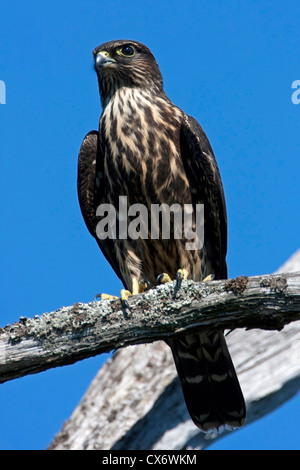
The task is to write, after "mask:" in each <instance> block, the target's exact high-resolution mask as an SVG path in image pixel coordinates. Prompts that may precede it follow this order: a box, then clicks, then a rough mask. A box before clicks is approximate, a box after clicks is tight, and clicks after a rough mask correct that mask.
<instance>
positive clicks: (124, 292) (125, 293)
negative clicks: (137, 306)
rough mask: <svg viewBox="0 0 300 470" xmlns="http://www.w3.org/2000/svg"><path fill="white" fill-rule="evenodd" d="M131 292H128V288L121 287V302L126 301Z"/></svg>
mask: <svg viewBox="0 0 300 470" xmlns="http://www.w3.org/2000/svg"><path fill="white" fill-rule="evenodd" d="M131 295H132V294H131V292H129V290H126V289H122V290H121V300H122V302H127V300H128V297H130V296H131Z"/></svg>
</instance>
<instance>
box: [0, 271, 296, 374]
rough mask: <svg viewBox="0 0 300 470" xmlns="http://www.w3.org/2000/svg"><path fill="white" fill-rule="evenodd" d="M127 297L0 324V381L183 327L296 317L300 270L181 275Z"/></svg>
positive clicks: (277, 322) (271, 323)
mask: <svg viewBox="0 0 300 470" xmlns="http://www.w3.org/2000/svg"><path fill="white" fill-rule="evenodd" d="M173 296H174V283H169V284H167V285H164V286H159V287H158V288H156V289H153V290H151V291H148V292H146V293H144V294H139V295H137V296H133V297H131V298H130V299H129V308H128V309H127V308H126V309H124V308H122V306H121V303H120V301H119V300H117V301H102V302H91V303H89V304H82V303H78V304H75V305H73V306H71V307H62V308H61V309H59V310H57V311H55V312H52V313H45V314H43V315H41V316H35V317H34V318H31V319H27V318H24V317H21V318H20V320H19V321H18V322H16V323H14V324H13V325H8V326H6V327H5V328H3V329H0V383H1V382H5V381H7V380H11V379H15V378H17V377H21V376H23V375H26V374H32V373H36V372H40V371H43V370H46V369H49V368H51V367H56V366H61V365H65V364H70V363H73V362H75V361H78V360H80V359H84V358H86V357H90V356H93V355H96V354H99V353H103V352H108V351H110V350H112V349H116V348H120V347H124V346H128V345H133V344H139V343H148V342H153V341H156V340H159V339H165V338H168V337H171V336H173V335H176V334H180V333H183V332H186V331H190V332H191V331H195V330H207V329H209V330H217V329H231V330H232V329H236V328H247V329H252V328H262V329H268V330H269V329H273V330H281V329H282V328H283V326H284V325H286V324H288V323H290V322H293V321H295V320H299V319H300V272H298V273H292V274H281V275H268V276H255V277H251V278H247V277H246V276H241V277H239V278H236V279H232V280H228V281H213V282H208V283H194V282H193V281H185V282H183V283H182V286H181V288H180V290H179V292H178V293H177V295H176V298H175V299H174V298H173Z"/></svg>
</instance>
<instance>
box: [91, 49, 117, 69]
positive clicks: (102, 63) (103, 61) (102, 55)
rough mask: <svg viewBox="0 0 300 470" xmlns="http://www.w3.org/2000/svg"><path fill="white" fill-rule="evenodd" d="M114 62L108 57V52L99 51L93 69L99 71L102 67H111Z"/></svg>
mask: <svg viewBox="0 0 300 470" xmlns="http://www.w3.org/2000/svg"><path fill="white" fill-rule="evenodd" d="M115 62H116V61H115V60H114V59H112V58H111V57H110V56H109V53H108V52H106V51H101V52H98V54H97V55H96V58H95V67H96V68H99V69H100V68H102V67H109V66H111V65H113V64H114V63H115Z"/></svg>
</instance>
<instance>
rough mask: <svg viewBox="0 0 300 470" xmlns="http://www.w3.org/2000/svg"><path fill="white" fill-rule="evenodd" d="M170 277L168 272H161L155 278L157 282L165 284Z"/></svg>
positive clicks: (169, 280)
mask: <svg viewBox="0 0 300 470" xmlns="http://www.w3.org/2000/svg"><path fill="white" fill-rule="evenodd" d="M171 281H172V279H171V278H170V276H169V274H166V273H162V274H160V275H159V276H157V278H156V282H157V284H166V283H167V282H171Z"/></svg>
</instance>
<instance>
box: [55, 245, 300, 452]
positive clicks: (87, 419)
mask: <svg viewBox="0 0 300 470" xmlns="http://www.w3.org/2000/svg"><path fill="white" fill-rule="evenodd" d="M299 270H300V250H298V251H297V252H296V253H295V254H294V255H293V256H292V257H291V258H290V259H289V260H288V261H287V262H286V263H285V264H284V265H283V266H281V267H280V268H279V269H278V271H277V272H276V274H278V273H288V272H296V271H299ZM227 343H228V346H229V349H230V353H231V355H232V358H233V361H234V364H235V367H236V370H237V373H238V376H239V380H240V383H241V386H242V390H243V393H244V396H245V399H246V403H247V419H246V425H247V424H249V423H250V422H252V421H253V420H256V419H258V418H261V417H262V416H264V415H266V414H267V413H269V412H270V411H272V410H274V409H275V408H277V407H278V406H280V405H281V404H283V403H284V402H286V401H287V400H288V399H289V398H291V397H292V396H293V395H295V394H296V393H297V392H298V391H299V390H300V321H296V322H293V323H290V324H289V325H287V326H286V327H284V329H283V330H281V331H280V332H277V331H265V330H261V329H259V330H258V329H253V330H251V331H245V330H243V329H237V330H235V331H233V332H232V333H231V334H230V335H229V336H227ZM199 399H200V398H199ZM236 432H243V430H241V431H236ZM223 436H224V433H221V434H218V435H212V434H210V435H209V436H208V435H206V434H204V433H202V432H201V431H199V429H197V428H196V427H195V425H194V424H193V422H192V421H191V419H190V417H189V415H188V412H187V409H186V406H185V403H184V398H183V395H182V390H181V387H180V384H179V381H178V378H177V374H176V370H175V366H174V361H173V358H172V353H171V351H170V349H169V348H168V346H167V345H166V343H164V342H162V341H157V342H155V343H153V344H141V345H137V346H132V347H127V348H123V349H120V350H119V351H117V352H116V353H115V354H114V355H113V357H112V358H111V359H109V361H107V362H106V363H105V364H104V366H102V367H101V369H100V370H99V372H98V374H97V375H96V377H95V378H94V380H93V381H92V383H91V385H90V387H89V388H88V390H87V392H86V393H85V395H84V397H83V398H82V400H81V401H80V403H79V404H78V406H77V407H76V408H75V410H74V412H73V413H72V415H71V417H70V418H69V419H68V420H67V421H66V422H65V424H64V425H63V427H62V429H61V431H60V432H59V433H58V434H57V435H56V437H55V439H54V440H53V442H52V443H51V445H50V447H49V448H50V449H125V450H127V449H147V450H150V449H153V450H155V449H169V450H175V449H204V448H206V447H208V446H210V444H211V443H212V442H214V441H215V440H216V439H220V438H222V437H223Z"/></svg>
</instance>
